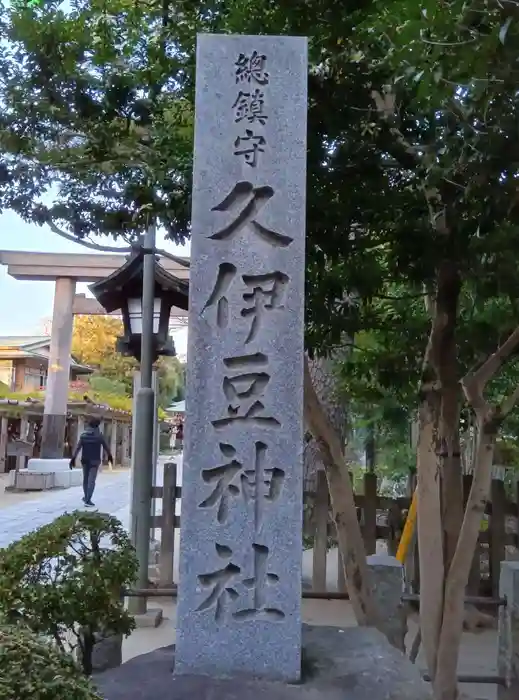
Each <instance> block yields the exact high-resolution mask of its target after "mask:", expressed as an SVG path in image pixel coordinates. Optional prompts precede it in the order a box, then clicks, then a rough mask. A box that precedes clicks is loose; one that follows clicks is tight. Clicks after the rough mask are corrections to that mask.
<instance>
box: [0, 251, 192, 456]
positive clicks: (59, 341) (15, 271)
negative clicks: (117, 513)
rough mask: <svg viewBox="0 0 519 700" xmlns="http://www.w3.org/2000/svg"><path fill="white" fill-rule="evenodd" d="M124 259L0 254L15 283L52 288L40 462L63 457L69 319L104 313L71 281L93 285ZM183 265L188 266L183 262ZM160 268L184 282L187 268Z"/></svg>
mask: <svg viewBox="0 0 519 700" xmlns="http://www.w3.org/2000/svg"><path fill="white" fill-rule="evenodd" d="M125 260H126V256H125V255H115V254H114V255H112V254H108V255H107V254H95V255H94V254H88V253H77V254H76V253H37V252H34V253H32V252H29V253H27V252H25V251H23V252H22V251H10V250H6V251H0V265H6V266H7V273H8V274H9V275H10V276H11V277H14V279H17V280H29V281H42V282H54V284H55V286H54V304H53V312H52V328H51V337H50V357H49V369H48V378H47V387H46V391H45V406H44V415H43V426H42V443H41V456H42V457H43V458H47V459H59V458H61V457H63V447H64V439H65V425H66V419H67V400H68V386H69V377H70V353H71V348H72V326H73V320H74V315H75V314H77V315H81V314H84V315H90V314H106V312H105V311H104V309H103V308H102V307H101V306H100V305H99V304H98V302H97V301H96V300H95V299H90V298H88V297H86V296H85V295H84V294H79V295H78V294H76V283H77V282H95V281H97V280H99V279H102V278H103V277H107V276H108V275H110V274H111V273H112V272H114V271H115V270H116V269H117V268H119V267H120V266H121V265H122V264H123V263H124V262H125ZM186 262H187V263H189V260H188V259H187V258H186ZM160 264H161V265H162V266H163V267H164V268H165V269H166V270H167V271H168V272H169V273H170V274H172V275H174V276H175V277H177V278H179V279H183V280H186V279H188V278H189V268H188V267H187V266H186V267H184V266H183V265H181V264H180V263H177V262H175V261H173V260H170V259H169V258H165V257H164V258H162V259H161V260H160ZM171 316H172V317H173V318H177V319H181V318H182V319H184V318H185V316H186V312H185V311H183V310H181V309H177V308H173V309H172V310H171Z"/></svg>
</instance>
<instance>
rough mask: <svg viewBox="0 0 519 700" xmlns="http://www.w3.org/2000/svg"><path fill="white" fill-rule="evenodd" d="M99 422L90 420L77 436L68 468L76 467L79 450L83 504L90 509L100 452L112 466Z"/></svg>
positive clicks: (108, 449) (94, 419)
mask: <svg viewBox="0 0 519 700" xmlns="http://www.w3.org/2000/svg"><path fill="white" fill-rule="evenodd" d="M100 424H101V421H100V420H99V418H92V419H91V420H90V421H89V422H88V427H87V429H86V430H85V431H84V432H83V433H81V435H80V436H79V440H78V443H77V445H76V449H75V450H74V452H73V454H72V459H71V460H70V468H71V469H73V468H74V467H75V466H76V458H77V456H78V454H79V451H80V450H81V466H82V467H83V493H84V496H83V503H84V504H85V505H86V506H89V507H92V506H93V505H94V503H92V496H93V494H94V489H95V485H96V479H97V472H98V470H99V466H100V465H101V461H102V456H103V455H102V452H103V450H104V451H105V452H106V454H107V456H108V463H109V464H110V465H112V466H113V462H114V459H113V456H112V453H111V452H110V448H109V447H108V445H107V444H106V440H105V438H104V435H103V433H102V432H101V431H100V429H99V425H100Z"/></svg>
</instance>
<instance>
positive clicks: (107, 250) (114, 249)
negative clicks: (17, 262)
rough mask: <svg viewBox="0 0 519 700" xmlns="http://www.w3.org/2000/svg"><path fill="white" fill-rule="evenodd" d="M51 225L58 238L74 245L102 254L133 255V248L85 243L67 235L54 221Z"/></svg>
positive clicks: (49, 222) (49, 223)
mask: <svg viewBox="0 0 519 700" xmlns="http://www.w3.org/2000/svg"><path fill="white" fill-rule="evenodd" d="M46 223H47V224H48V225H49V228H50V230H51V231H52V232H53V233H55V234H56V235H58V236H61V237H62V238H65V239H66V240H67V241H72V243H79V245H82V246H83V247H84V248H90V249H91V250H99V251H101V252H102V253H131V252H132V248H119V247H117V246H108V245H100V244H99V243H93V242H91V241H84V240H81V239H80V238H77V237H76V236H72V235H71V234H70V233H65V231H62V230H61V229H59V228H58V227H57V226H56V224H55V223H54V222H53V221H47V222H46Z"/></svg>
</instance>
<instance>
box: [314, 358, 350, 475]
mask: <svg viewBox="0 0 519 700" xmlns="http://www.w3.org/2000/svg"><path fill="white" fill-rule="evenodd" d="M344 352H347V349H345V350H344ZM340 354H341V352H340V351H337V352H336V353H334V354H333V355H332V356H330V357H319V356H317V357H314V358H308V369H309V372H310V377H311V379H312V385H313V387H314V389H315V393H316V394H317V398H318V399H319V401H320V403H321V406H322V408H323V410H324V412H325V413H326V417H327V418H328V420H329V421H330V424H331V425H332V427H333V429H334V430H335V432H336V433H337V435H338V437H339V439H340V441H341V445H342V446H343V447H342V449H343V451H344V444H345V441H346V432H347V417H348V410H347V407H346V404H345V402H344V401H341V400H340V399H338V398H337V378H336V375H335V365H336V362H337V360H338V359H339V356H340ZM323 468H324V466H323V461H322V458H321V451H320V449H319V445H318V444H317V440H316V439H315V437H314V436H312V437H311V438H310V440H308V442H307V443H306V445H305V452H304V470H305V472H304V473H305V481H313V480H315V479H316V474H317V472H318V471H319V470H320V469H323Z"/></svg>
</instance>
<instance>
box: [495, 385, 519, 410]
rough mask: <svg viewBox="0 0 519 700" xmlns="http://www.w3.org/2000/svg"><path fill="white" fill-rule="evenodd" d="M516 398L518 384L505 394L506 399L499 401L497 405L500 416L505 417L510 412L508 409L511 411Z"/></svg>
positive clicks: (518, 389)
mask: <svg viewBox="0 0 519 700" xmlns="http://www.w3.org/2000/svg"><path fill="white" fill-rule="evenodd" d="M518 400H519V384H518V385H517V386H516V387H515V389H514V390H513V391H512V393H511V394H510V396H507V397H506V399H503V401H502V402H501V405H500V406H499V413H500V415H501V417H502V418H506V416H507V415H508V414H509V413H510V411H512V409H513V408H514V406H515V404H516V403H517V401H518Z"/></svg>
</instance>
